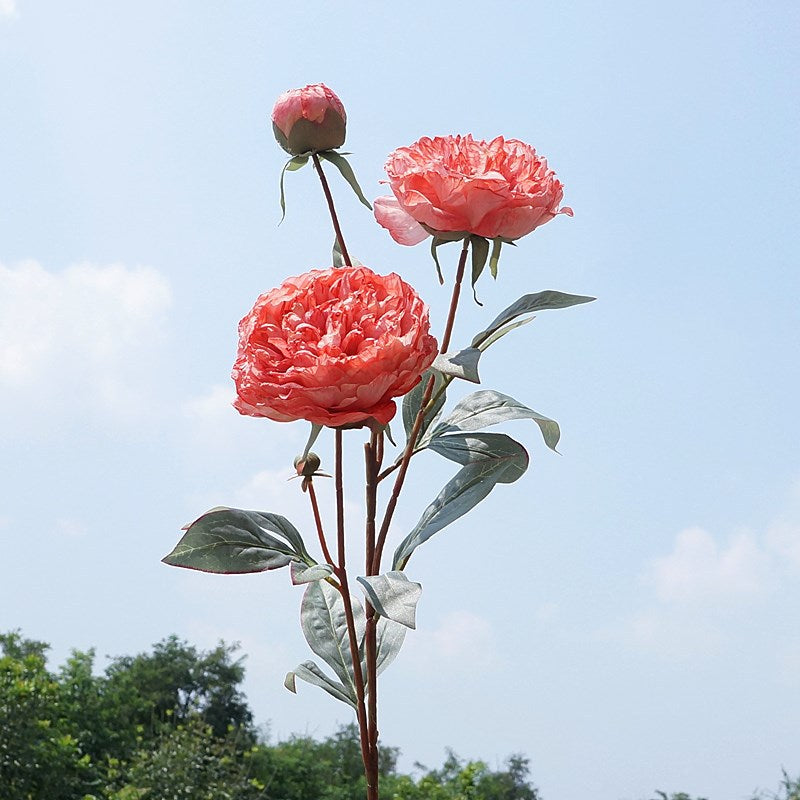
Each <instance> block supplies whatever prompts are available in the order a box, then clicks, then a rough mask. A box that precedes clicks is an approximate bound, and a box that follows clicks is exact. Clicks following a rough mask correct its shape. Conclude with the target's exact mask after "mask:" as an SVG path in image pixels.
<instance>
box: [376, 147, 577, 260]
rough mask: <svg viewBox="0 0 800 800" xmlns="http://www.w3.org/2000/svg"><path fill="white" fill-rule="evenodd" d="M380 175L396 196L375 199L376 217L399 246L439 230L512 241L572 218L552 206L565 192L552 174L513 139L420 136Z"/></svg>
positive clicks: (568, 210) (530, 150) (397, 153)
mask: <svg viewBox="0 0 800 800" xmlns="http://www.w3.org/2000/svg"><path fill="white" fill-rule="evenodd" d="M386 173H387V175H388V176H389V185H390V186H391V188H392V191H393V192H394V197H379V198H378V199H377V200H376V201H375V218H376V219H377V220H378V222H379V223H380V224H381V225H382V226H383V227H384V228H386V229H388V231H389V233H390V234H391V235H392V238H393V239H394V240H395V241H397V242H399V243H400V244H407V245H412V244H417V243H418V242H421V241H422V240H423V239H424V238H425V237H426V236H428V235H430V234H431V233H434V234H435V233H437V232H438V233H447V234H454V233H463V234H476V235H477V236H484V237H486V238H487V239H498V238H499V239H501V240H503V241H513V240H514V239H519V238H520V237H521V236H525V234H527V233H530V232H531V231H532V230H534V229H535V228H538V227H539V226H540V225H544V223H545V222H549V221H550V220H551V219H553V217H554V216H555V215H556V214H569V215H570V216H572V209H571V208H567V207H564V208H559V207H558V204H559V203H560V202H561V198H562V196H563V194H564V192H563V188H562V186H561V182H560V181H559V180H558V179H557V178H556V176H555V173H554V172H553V170H551V169H549V168H548V166H547V162H546V161H545V160H544V158H542V157H541V156H538V155H537V154H536V151H535V150H534V149H533V148H532V147H531V146H530V145H527V144H525V143H524V142H520V141H517V140H516V139H504V138H503V137H502V136H498V137H497V138H496V139H493V140H492V141H491V142H484V141H480V142H478V141H475V140H474V139H473V138H472V136H471V135H469V134H468V135H467V136H436V137H434V138H433V139H429V138H428V137H427V136H426V137H423V138H422V139H420V140H419V141H418V142H415V143H414V144H412V145H411V146H410V147H400V148H398V149H397V150H395V151H394V152H393V153H392V154H391V155H390V156H389V159H388V161H387V162H386ZM423 226H424V227H423ZM448 238H449V237H448Z"/></svg>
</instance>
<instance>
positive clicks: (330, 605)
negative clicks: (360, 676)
mask: <svg viewBox="0 0 800 800" xmlns="http://www.w3.org/2000/svg"><path fill="white" fill-rule="evenodd" d="M352 603H353V617H354V620H355V625H356V641H357V643H358V645H359V646H360V645H361V641H362V640H363V638H364V631H365V630H366V619H365V617H364V607H363V606H362V605H361V601H360V600H359V599H358V598H357V597H353V598H352ZM300 626H301V627H302V629H303V635H304V636H305V637H306V641H307V642H308V645H309V647H310V648H311V649H312V650H313V651H314V652H315V653H316V654H317V655H318V656H319V657H320V658H322V659H323V660H324V661H325V662H326V663H327V664H328V665H329V666H330V667H332V668H333V671H334V672H335V673H336V675H337V676H338V678H339V680H340V681H341V682H342V683H343V684H344V685H345V686H346V687H348V692H350V690H352V692H353V694H355V691H356V688H355V681H354V673H353V661H352V659H351V657H350V639H349V636H348V632H347V618H346V617H345V611H344V601H343V600H342V596H341V594H340V593H339V591H338V590H337V589H335V588H334V587H333V586H331V585H330V584H329V583H326V582H325V581H315V582H314V583H310V584H309V585H308V588H307V589H306V591H305V594H304V595H303V602H302V603H301V604H300Z"/></svg>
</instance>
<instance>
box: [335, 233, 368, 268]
mask: <svg viewBox="0 0 800 800" xmlns="http://www.w3.org/2000/svg"><path fill="white" fill-rule="evenodd" d="M348 255H349V253H348ZM332 264H333V266H334V267H337V268H341V267H346V266H347V264H345V263H344V255H343V253H342V248H341V247H340V246H339V237H338V236H337V237H336V238H335V239H334V240H333V262H332ZM350 266H352V267H363V266H364V265H363V264H362V263H361V262H360V261H359V260H358V259H357V258H355V256H350Z"/></svg>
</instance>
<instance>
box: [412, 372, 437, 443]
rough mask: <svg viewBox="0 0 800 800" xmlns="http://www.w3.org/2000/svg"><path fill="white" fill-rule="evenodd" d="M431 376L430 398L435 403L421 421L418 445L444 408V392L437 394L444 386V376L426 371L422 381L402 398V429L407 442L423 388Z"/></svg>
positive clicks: (423, 391) (417, 411)
mask: <svg viewBox="0 0 800 800" xmlns="http://www.w3.org/2000/svg"><path fill="white" fill-rule="evenodd" d="M431 375H433V379H434V384H433V392H432V393H431V397H432V398H433V397H436V402H435V403H434V404H433V406H432V407H431V408H430V409H429V410H428V412H427V413H426V414H425V417H424V419H423V420H422V427H421V428H420V431H419V436H418V437H417V442H418V443H419V442H421V441H422V439H423V437H424V434H425V431H427V430H428V428H429V427H430V426H431V425H432V424H433V423H434V422H436V420H437V419H438V417H439V414H441V412H442V408H443V407H444V403H445V400H446V392H445V391H442V392H441V394H438V393H439V391H440V390H441V389H442V387H443V386H444V376H443V375H442V373H441V372H438V371H436V370H426V371H425V372H423V373H422V380H421V381H420V382H419V383H418V384H417V385H416V386H415V387H414V388H413V389H412V390H411V391H410V392H409V393H408V394H407V395H405V397H403V427H404V428H405V430H406V441H408V438H409V436H411V430H412V429H413V427H414V420H416V418H417V414H418V413H419V410H420V405H421V403H422V397H423V395H424V394H425V388H426V387H427V385H428V380H429V379H430V377H431ZM437 394H438V397H437Z"/></svg>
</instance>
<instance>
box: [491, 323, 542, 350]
mask: <svg viewBox="0 0 800 800" xmlns="http://www.w3.org/2000/svg"><path fill="white" fill-rule="evenodd" d="M535 319H536V317H525V318H524V319H517V320H514V322H509V323H508V325H505V326H504V327H502V328H500V330H498V331H495V332H494V333H493V334H492V335H491V336H490V337H489V338H488V339H484V340H483V341H482V342H481V343H480V344H479V345H478V350H480V351H481V353H483V352H484V351H485V350H487V349H488V348H489V347H490V346H491V345H493V344H494V343H495V342H496V341H497V340H498V339H502V338H503V336H505V335H506V334H507V333H511V331H513V330H514V328H520V327H522V326H523V325H527V324H528V323H529V322H533V321H534V320H535Z"/></svg>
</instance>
